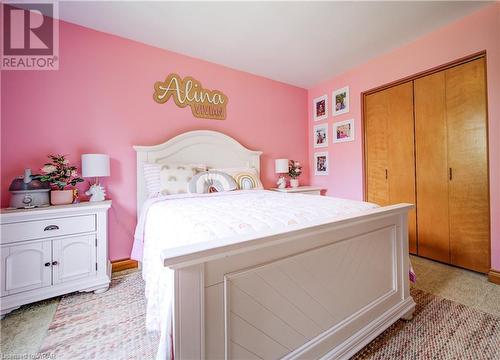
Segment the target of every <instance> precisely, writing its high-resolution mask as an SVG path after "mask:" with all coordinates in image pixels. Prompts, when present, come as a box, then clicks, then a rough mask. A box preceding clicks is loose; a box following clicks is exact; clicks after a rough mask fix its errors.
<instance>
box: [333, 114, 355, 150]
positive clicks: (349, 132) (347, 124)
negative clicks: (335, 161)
mask: <svg viewBox="0 0 500 360" xmlns="http://www.w3.org/2000/svg"><path fill="white" fill-rule="evenodd" d="M355 135H356V130H355V127H354V119H349V120H344V121H339V122H336V123H333V126H332V139H333V143H334V144H335V143H343V142H349V141H354V139H355Z"/></svg>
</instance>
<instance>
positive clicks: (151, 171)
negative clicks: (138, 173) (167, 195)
mask: <svg viewBox="0 0 500 360" xmlns="http://www.w3.org/2000/svg"><path fill="white" fill-rule="evenodd" d="M142 165H143V169H144V181H145V182H146V191H147V193H148V197H154V196H158V194H159V193H160V189H161V187H160V170H161V167H160V165H159V164H152V163H143V164H142Z"/></svg>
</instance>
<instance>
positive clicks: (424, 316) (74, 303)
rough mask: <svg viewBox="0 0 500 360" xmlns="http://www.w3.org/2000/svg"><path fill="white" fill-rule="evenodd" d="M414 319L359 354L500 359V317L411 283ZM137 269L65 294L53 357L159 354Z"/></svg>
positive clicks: (53, 330)
mask: <svg viewBox="0 0 500 360" xmlns="http://www.w3.org/2000/svg"><path fill="white" fill-rule="evenodd" d="M411 294H412V296H413V298H414V299H415V302H416V303H417V307H416V311H415V316H414V318H413V320H411V321H402V320H400V321H398V322H396V323H395V324H394V325H392V326H391V327H390V328H388V329H387V330H386V331H385V332H384V333H382V334H381V335H380V336H379V337H377V338H376V339H375V340H374V341H372V342H371V343H370V344H368V345H367V346H366V347H365V348H363V349H362V350H361V351H360V352H359V353H358V354H356V356H355V357H354V359H356V360H360V359H373V360H375V359H380V360H382V359H383V360H387V359H397V360H405V359H408V360H410V359H411V360H419V359H422V360H423V359H440V360H448V359H450V360H451V359H475V360H483V359H484V360H486V359H488V360H493V359H500V317H497V316H494V315H490V314H487V313H484V312H482V311H479V310H475V309H473V308H470V307H467V306H465V305H461V304H458V303H455V302H453V301H450V300H446V299H442V298H440V297H437V296H434V295H431V294H429V293H426V292H423V291H421V290H417V289H412V291H411ZM144 323H145V300H144V282H143V281H142V279H141V277H140V274H139V273H138V272H135V273H132V274H129V275H125V276H121V277H118V278H115V279H113V280H112V283H111V287H110V289H109V290H108V291H107V292H105V293H103V294H98V295H95V294H92V293H90V294H80V293H78V294H73V295H68V296H65V297H63V298H62V300H61V302H60V304H59V306H58V308H57V311H56V314H55V317H54V320H53V322H52V324H51V325H50V327H49V330H48V335H47V337H46V338H45V341H44V343H43V345H42V348H41V349H40V352H41V353H43V354H44V355H45V356H48V355H51V356H52V359H54V358H55V359H100V360H108V359H109V360H115V359H116V360H120V359H154V357H155V354H156V347H157V344H158V338H157V337H156V336H155V335H152V334H147V332H146V330H145V327H144Z"/></svg>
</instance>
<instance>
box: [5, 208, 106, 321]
mask: <svg viewBox="0 0 500 360" xmlns="http://www.w3.org/2000/svg"><path fill="white" fill-rule="evenodd" d="M110 207H111V201H110V200H107V201H101V202H93V203H90V202H83V203H80V204H72V205H61V206H50V207H46V208H36V209H29V210H9V209H2V211H1V214H0V226H1V235H2V236H1V239H0V252H1V259H2V260H1V264H2V266H1V269H0V271H1V272H0V276H1V314H2V316H3V315H4V314H6V313H9V312H10V311H12V310H14V309H16V308H18V307H19V306H21V305H24V304H28V303H31V302H35V301H39V300H43V299H47V298H50V297H53V296H58V295H62V294H66V293H70V292H74V291H94V292H96V293H99V292H104V291H106V290H107V289H108V287H109V282H110V281H111V263H110V262H109V260H108V235H107V234H108V215H107V213H108V209H109V208H110Z"/></svg>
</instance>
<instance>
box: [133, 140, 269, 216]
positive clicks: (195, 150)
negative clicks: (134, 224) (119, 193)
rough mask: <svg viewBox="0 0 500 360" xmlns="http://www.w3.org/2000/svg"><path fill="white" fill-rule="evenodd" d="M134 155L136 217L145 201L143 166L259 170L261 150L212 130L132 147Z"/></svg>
mask: <svg viewBox="0 0 500 360" xmlns="http://www.w3.org/2000/svg"><path fill="white" fill-rule="evenodd" d="M134 150H135V151H136V152H137V217H138V218H139V216H140V214H141V209H142V205H143V204H144V201H146V199H147V192H146V184H145V181H144V174H143V169H144V168H143V165H142V164H143V163H144V162H151V163H158V164H204V165H207V166H209V167H213V168H224V167H225V168H228V167H254V168H256V169H257V170H259V171H260V155H261V154H262V152H261V151H252V150H249V149H247V148H245V147H244V146H243V145H241V144H240V143H239V142H238V141H236V140H235V139H233V138H232V137H230V136H227V135H225V134H222V133H220V132H217V131H211V130H197V131H189V132H186V133H184V134H181V135H178V136H176V137H174V138H172V139H170V140H167V141H166V142H164V143H163V144H159V145H152V146H134Z"/></svg>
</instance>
